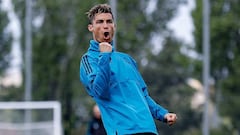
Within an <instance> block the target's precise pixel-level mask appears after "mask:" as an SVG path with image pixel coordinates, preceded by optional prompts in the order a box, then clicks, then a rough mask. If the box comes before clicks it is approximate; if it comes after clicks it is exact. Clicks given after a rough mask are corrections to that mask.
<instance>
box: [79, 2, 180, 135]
mask: <svg viewBox="0 0 240 135" xmlns="http://www.w3.org/2000/svg"><path fill="white" fill-rule="evenodd" d="M87 15H88V19H89V25H88V30H89V31H90V32H92V36H93V40H91V41H90V47H89V49H88V52H87V53H86V54H84V55H83V56H82V59H81V64H80V79H81V81H82V83H83V84H84V86H85V88H86V91H87V92H88V94H89V95H90V96H91V97H93V99H94V100H95V101H96V103H97V104H98V106H99V109H100V111H101V115H102V120H103V124H104V127H105V129H106V131H107V134H108V135H137V134H142V135H143V134H144V135H147V134H148V135H157V134H158V132H157V129H156V125H155V123H154V118H155V119H157V120H160V121H164V122H167V123H168V124H169V125H172V124H174V123H175V122H176V119H177V116H176V114H174V113H169V112H168V110H166V109H165V108H163V107H162V106H160V105H158V104H157V103H156V102H155V101H154V100H153V99H152V98H151V97H150V96H149V94H148V90H147V86H146V84H145V82H144V80H143V78H142V76H141V74H140V73H139V71H138V69H137V66H136V62H135V61H134V59H132V58H131V57H130V56H129V55H127V54H125V53H120V52H117V51H115V50H114V47H113V41H112V40H113V36H114V31H115V24H114V18H113V14H112V12H111V8H110V6H109V5H107V4H99V5H96V6H94V7H93V8H91V9H90V10H89V12H88V13H87Z"/></svg>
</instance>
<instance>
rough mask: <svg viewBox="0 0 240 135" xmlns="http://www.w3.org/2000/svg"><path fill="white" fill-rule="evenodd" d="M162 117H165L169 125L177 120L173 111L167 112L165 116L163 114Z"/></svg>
mask: <svg viewBox="0 0 240 135" xmlns="http://www.w3.org/2000/svg"><path fill="white" fill-rule="evenodd" d="M164 119H166V121H167V124H168V125H169V126H171V125H173V124H174V123H176V121H177V115H176V114H175V113H167V114H166V115H165V116H164Z"/></svg>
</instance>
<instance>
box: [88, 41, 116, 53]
mask: <svg viewBox="0 0 240 135" xmlns="http://www.w3.org/2000/svg"><path fill="white" fill-rule="evenodd" d="M110 44H111V45H112V52H114V51H115V49H114V46H113V41H112V42H111V43H110ZM88 50H89V51H90V50H92V51H96V52H99V42H97V41H96V40H90V47H89V49H88Z"/></svg>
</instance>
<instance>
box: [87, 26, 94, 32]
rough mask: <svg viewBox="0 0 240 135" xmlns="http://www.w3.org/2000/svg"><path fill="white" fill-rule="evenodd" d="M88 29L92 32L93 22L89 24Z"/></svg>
mask: <svg viewBox="0 0 240 135" xmlns="http://www.w3.org/2000/svg"><path fill="white" fill-rule="evenodd" d="M88 30H89V31H90V32H92V31H93V25H92V24H88Z"/></svg>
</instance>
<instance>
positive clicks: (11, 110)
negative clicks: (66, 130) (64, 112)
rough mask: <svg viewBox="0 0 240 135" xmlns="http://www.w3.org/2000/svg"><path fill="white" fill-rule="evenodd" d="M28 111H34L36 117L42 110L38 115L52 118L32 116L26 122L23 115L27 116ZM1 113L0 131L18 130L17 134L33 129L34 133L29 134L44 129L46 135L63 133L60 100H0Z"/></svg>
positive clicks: (20, 134)
mask: <svg viewBox="0 0 240 135" xmlns="http://www.w3.org/2000/svg"><path fill="white" fill-rule="evenodd" d="M28 111H30V112H31V113H32V112H34V116H35V117H37V116H38V115H39V114H37V115H36V114H35V113H38V112H41V116H38V117H47V118H49V117H51V118H50V119H49V120H46V118H44V120H36V121H34V120H33V121H32V118H30V120H31V121H28V122H26V121H24V120H23V118H22V117H26V112H28ZM31 113H30V114H31ZM24 114H25V116H24ZM0 115H1V116H0V132H5V133H9V132H10V131H11V132H17V133H18V134H17V135H22V134H23V135H25V134H26V132H27V131H31V132H33V133H31V134H29V135H35V134H37V135H40V133H36V132H43V131H44V133H42V134H45V135H46V134H49V135H62V119H61V104H60V103H59V102H58V101H32V102H31V101H29V102H28V101H26V102H0ZM5 115H6V116H5ZM44 115H49V116H44ZM19 117H20V118H19ZM30 117H32V115H30ZM19 119H20V120H19ZM38 119H39V118H38ZM25 120H26V119H25ZM20 132H21V133H20Z"/></svg>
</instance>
